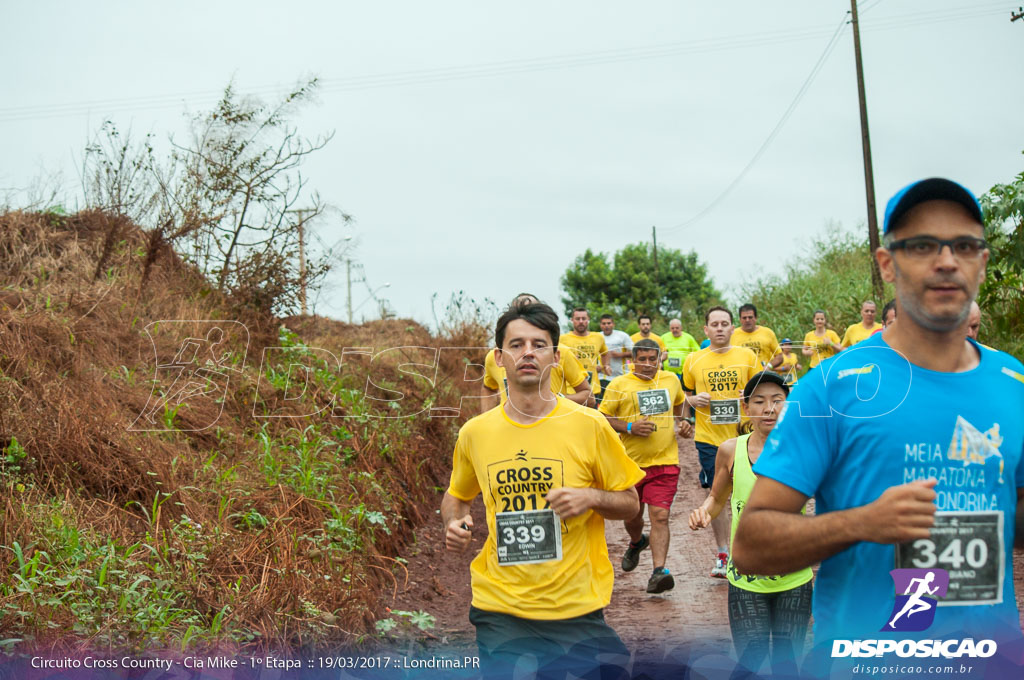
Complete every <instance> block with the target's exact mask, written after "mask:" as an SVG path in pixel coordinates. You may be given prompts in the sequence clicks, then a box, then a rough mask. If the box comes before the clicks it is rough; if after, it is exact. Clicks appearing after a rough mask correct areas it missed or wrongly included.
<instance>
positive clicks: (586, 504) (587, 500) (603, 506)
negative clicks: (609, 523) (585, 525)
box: [545, 486, 640, 519]
mask: <svg viewBox="0 0 1024 680" xmlns="http://www.w3.org/2000/svg"><path fill="white" fill-rule="evenodd" d="M545 498H546V500H547V502H548V504H549V505H550V506H551V509H552V510H554V511H555V512H557V513H558V515H559V517H561V518H562V519H569V518H570V517H576V516H577V515H582V514H583V513H584V512H586V511H587V510H593V511H594V512H596V513H597V514H599V515H601V516H602V517H604V518H605V519H632V518H633V517H636V514H637V513H638V512H640V500H639V498H637V495H636V489H635V488H634V487H629V488H628V489H624V490H622V491H604V490H603V489H593V488H586V489H573V488H569V487H566V486H563V487H559V488H557V489H552V490H551V491H549V492H548V495H547V496H546V497H545Z"/></svg>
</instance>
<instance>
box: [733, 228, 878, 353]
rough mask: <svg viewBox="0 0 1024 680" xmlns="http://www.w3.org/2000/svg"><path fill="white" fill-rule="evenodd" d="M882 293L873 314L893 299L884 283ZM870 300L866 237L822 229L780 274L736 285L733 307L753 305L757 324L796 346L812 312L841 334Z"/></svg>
mask: <svg viewBox="0 0 1024 680" xmlns="http://www.w3.org/2000/svg"><path fill="white" fill-rule="evenodd" d="M859 233H860V232H859V231H858V234H859ZM885 291H886V296H885V299H884V300H875V303H876V304H877V305H878V310H879V312H881V310H882V306H883V305H884V304H885V303H886V302H887V301H888V300H890V299H891V298H892V296H893V289H892V286H891V285H890V284H885ZM872 299H874V293H873V292H872V288H871V254H870V251H869V249H868V241H867V238H866V237H860V236H859V235H857V234H855V233H853V232H850V231H845V230H843V229H842V228H841V227H840V226H839V225H827V226H826V228H825V229H824V230H822V232H821V233H820V234H819V235H818V236H816V237H815V238H813V239H811V241H810V242H809V243H807V245H806V246H805V250H804V254H802V255H800V256H799V257H796V258H794V259H793V260H791V261H790V262H788V263H787V264H786V267H785V270H784V271H783V273H782V274H773V275H769V276H765V277H763V278H760V279H756V280H754V281H750V282H747V283H744V284H742V285H741V287H740V300H739V301H738V304H737V305H736V306H737V307H738V306H739V305H740V304H743V303H746V302H751V303H753V304H754V306H756V307H757V313H758V323H760V324H761V325H763V326H768V327H769V328H771V329H772V330H774V331H775V334H776V335H777V336H778V337H779V338H780V339H781V338H783V337H788V338H792V339H793V341H794V342H800V341H801V340H802V339H803V337H804V334H805V333H807V331H809V330H811V329H813V328H814V323H813V321H812V319H813V316H814V310H816V309H823V310H825V314H826V315H827V317H828V322H829V325H828V327H829V328H832V329H833V330H835V331H836V332H837V333H838V334H839V335H840V336H842V335H843V332H844V331H845V330H846V327H847V326H849V325H851V324H854V323H857V322H859V321H860V320H861V319H860V307H861V304H862V303H863V302H864V301H865V300H872Z"/></svg>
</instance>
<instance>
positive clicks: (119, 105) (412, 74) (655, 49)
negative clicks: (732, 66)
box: [0, 0, 1005, 123]
mask: <svg viewBox="0 0 1024 680" xmlns="http://www.w3.org/2000/svg"><path fill="white" fill-rule="evenodd" d="M882 1H883V0H877V1H876V2H875V3H874V5H872V7H877V6H878V4H880V2H882ZM998 7H999V8H1004V7H1005V4H1003V3H999V4H998ZM995 11H996V5H995V4H993V5H992V9H991V11H990V10H989V6H988V5H985V6H981V7H978V6H974V7H972V9H970V10H966V9H964V8H958V9H956V10H952V11H949V10H947V11H945V12H938V13H936V12H913V13H908V14H902V15H896V16H892V17H887V18H885V19H882V20H879V21H878V22H872V23H870V24H865V26H864V28H865V29H871V30H891V29H896V28H905V27H908V26H920V25H924V24H932V23H940V22H947V21H960V20H963V19H967V18H973V17H978V16H986V15H988V14H992V13H995ZM1003 11H1005V10H1004V9H999V13H1000V14H1002V12H1003ZM926 16H927V17H930V18H927V19H926V18H924V17H926ZM825 35H828V29H827V28H824V29H822V28H819V27H807V28H803V29H795V30H787V31H778V32H774V33H768V34H765V33H752V34H741V35H737V36H730V37H726V38H708V39H700V40H692V41H686V42H677V43H665V44H659V45H651V46H645V47H633V48H621V49H614V50H600V51H592V52H580V53H572V54H562V55H554V56H548V57H532V58H524V59H510V60H504V61H496V62H489V63H484V64H477V65H467V66H450V67H442V68H434V69H418V70H409V71H397V72H391V73H378V74H370V75H365V76H351V77H344V78H326V79H322V80H321V81H320V82H321V91H322V92H324V93H338V92H353V91H360V90H368V89H379V88H390V87H406V86H411V85H430V84H436V83H442V82H448V81H455V80H469V79H478V78H492V77H502V76H509V75H519V74H525V73H536V72H542V71H550V70H562V69H570V68H582V67H590V66H600V65H606V64H616V63H625V62H632V61H641V60H649V59H665V58H671V57H678V56H684V55H687V54H701V53H707V52H717V51H730V50H737V49H749V48H753V47H765V46H769V45H776V44H785V43H792V42H799V41H803V40H812V39H817V38H820V37H823V36H825ZM284 91H287V90H286V88H282V87H280V86H277V85H263V86H258V87H256V88H252V89H250V90H248V91H247V93H251V94H254V95H273V94H279V93H281V92H284ZM221 95H222V91H220V90H217V91H214V90H195V91H190V92H180V93H175V94H162V95H146V96H135V97H120V98H110V99H98V100H91V101H80V102H71V103H65V104H49V105H27V106H14V107H0V123H4V122H15V121H20V120H32V119H35V120H38V119H46V118H55V117H64V116H77V115H83V114H87V113H92V112H95V111H97V110H98V109H101V110H102V111H103V115H110V114H113V113H119V112H123V111H132V112H135V111H146V110H154V109H164V108H170V107H175V106H181V105H182V104H185V103H186V102H188V101H191V102H192V103H194V104H196V105H206V104H207V103H210V104H212V103H215V102H216V101H217V100H218V99H219V98H220V96H221Z"/></svg>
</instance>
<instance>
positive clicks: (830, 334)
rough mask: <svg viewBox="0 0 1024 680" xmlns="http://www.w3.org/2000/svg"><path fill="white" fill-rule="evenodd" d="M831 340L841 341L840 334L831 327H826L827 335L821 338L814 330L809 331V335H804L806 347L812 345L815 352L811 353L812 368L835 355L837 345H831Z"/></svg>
mask: <svg viewBox="0 0 1024 680" xmlns="http://www.w3.org/2000/svg"><path fill="white" fill-rule="evenodd" d="M830 342H835V343H838V342H839V334H838V333H836V332H835V331H834V330H832V329H830V328H826V329H825V337H822V338H819V337H818V336H817V335H815V334H814V331H808V332H807V335H805V336H804V347H810V348H811V349H813V350H814V354H812V355H811V368H814V367H815V366H817V365H818V364H820V363H821V362H822V361H824V360H825V359H828V358H829V357H830V356H833V355H835V353H836V350H835V347H833V346H832V345H830V344H829V343H830Z"/></svg>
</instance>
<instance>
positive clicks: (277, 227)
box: [172, 79, 333, 291]
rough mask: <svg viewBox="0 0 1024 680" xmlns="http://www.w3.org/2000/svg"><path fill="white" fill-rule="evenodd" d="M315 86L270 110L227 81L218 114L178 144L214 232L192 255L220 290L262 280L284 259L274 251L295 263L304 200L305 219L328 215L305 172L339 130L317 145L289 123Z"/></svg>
mask: <svg viewBox="0 0 1024 680" xmlns="http://www.w3.org/2000/svg"><path fill="white" fill-rule="evenodd" d="M316 87H317V81H316V79H313V80H310V81H309V82H308V83H306V84H304V85H302V86H300V87H298V88H296V89H295V90H293V91H292V92H290V93H289V94H288V95H286V96H285V97H284V98H283V99H282V100H281V101H280V102H277V103H275V104H273V105H267V104H264V103H262V102H259V101H257V100H252V99H240V98H239V97H238V96H237V94H236V93H235V90H234V86H233V85H230V84H229V85H228V86H227V88H225V90H224V95H223V96H222V97H221V100H220V102H218V104H217V106H216V107H215V108H214V110H213V111H211V112H209V113H206V114H200V115H198V116H196V117H195V118H194V119H193V121H192V130H191V139H190V140H189V142H188V143H187V144H185V145H179V144H176V143H174V142H173V140H172V144H174V147H175V154H176V158H177V159H178V160H180V161H181V162H182V164H183V166H184V168H185V173H186V176H187V178H188V181H189V183H190V185H191V188H192V189H193V191H194V192H195V194H196V195H198V196H201V197H202V203H203V205H205V206H206V207H207V208H208V210H209V211H210V212H209V217H210V218H211V219H210V220H209V226H208V228H206V229H202V230H198V231H197V232H195V233H194V235H193V239H192V249H193V256H194V258H195V260H196V262H197V264H199V265H200V267H201V268H202V269H203V270H204V272H205V273H207V274H208V275H210V276H212V277H214V278H215V279H216V282H217V287H218V288H219V289H220V290H222V291H223V290H226V289H231V288H235V287H238V286H239V285H243V283H244V284H246V285H247V284H249V283H251V282H253V281H257V280H258V278H259V277H258V276H256V277H254V274H256V273H257V272H256V270H257V269H260V270H264V268H265V267H266V266H267V265H268V264H269V263H271V262H273V261H275V260H279V258H277V257H275V254H287V255H289V257H287V258H285V259H286V261H287V262H291V261H292V260H294V259H297V249H298V229H297V226H298V222H299V220H300V217H297V216H296V208H297V207H298V204H299V202H300V201H308V204H306V205H303V206H302V207H303V208H304V211H303V213H304V214H303V215H302V216H301V219H302V220H304V221H308V220H310V219H312V218H313V217H315V216H316V215H319V214H320V213H321V212H322V211H323V204H322V203H321V202H320V199H319V196H318V195H317V194H315V193H313V194H310V195H308V196H307V195H306V192H305V188H306V180H304V179H303V177H302V174H301V172H300V171H299V167H300V166H301V165H302V163H303V162H304V161H305V159H306V157H307V156H309V155H310V154H311V153H313V152H314V151H317V150H319V149H322V148H323V147H324V146H325V145H326V144H327V142H329V141H330V140H331V137H333V133H332V134H328V135H323V136H320V137H317V138H316V139H312V140H311V139H308V138H306V137H303V136H301V135H299V133H298V130H297V129H296V128H295V127H294V126H292V125H291V124H290V123H289V116H290V115H292V114H293V113H294V111H295V109H296V107H297V106H299V105H300V104H302V103H304V102H306V101H308V100H309V98H310V97H311V96H312V94H313V92H315V90H316ZM291 255H295V257H291ZM264 271H265V270H264Z"/></svg>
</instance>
